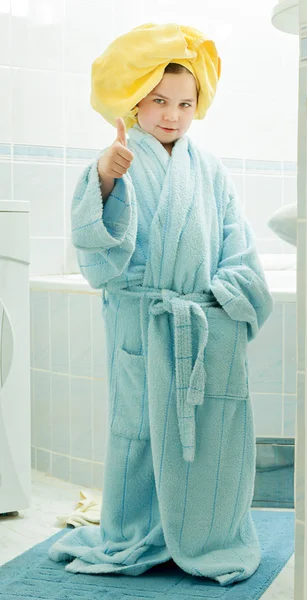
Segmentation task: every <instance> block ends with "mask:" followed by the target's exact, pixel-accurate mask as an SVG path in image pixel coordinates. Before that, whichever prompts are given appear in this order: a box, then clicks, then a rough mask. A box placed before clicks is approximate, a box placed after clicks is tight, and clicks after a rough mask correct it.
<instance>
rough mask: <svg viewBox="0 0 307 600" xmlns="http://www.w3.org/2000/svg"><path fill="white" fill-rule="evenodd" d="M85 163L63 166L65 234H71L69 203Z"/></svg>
mask: <svg viewBox="0 0 307 600" xmlns="http://www.w3.org/2000/svg"><path fill="white" fill-rule="evenodd" d="M85 168H86V166H85V165H66V166H65V205H66V231H65V235H66V236H68V237H70V235H71V218H70V213H71V203H72V199H73V195H74V191H75V188H76V185H77V183H78V180H79V178H80V177H81V174H82V173H83V172H84V170H85Z"/></svg>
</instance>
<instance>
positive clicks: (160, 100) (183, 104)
mask: <svg viewBox="0 0 307 600" xmlns="http://www.w3.org/2000/svg"><path fill="white" fill-rule="evenodd" d="M154 102H157V103H158V104H161V102H164V100H163V98H155V99H154ZM181 106H183V107H184V108H189V106H192V105H191V104H189V103H188V102H182V103H181Z"/></svg>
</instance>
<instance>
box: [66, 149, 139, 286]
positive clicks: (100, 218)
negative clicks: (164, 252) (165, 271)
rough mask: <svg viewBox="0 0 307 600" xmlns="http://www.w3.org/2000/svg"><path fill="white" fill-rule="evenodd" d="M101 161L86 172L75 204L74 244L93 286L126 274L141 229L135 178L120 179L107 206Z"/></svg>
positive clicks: (75, 197) (72, 212) (81, 180)
mask: <svg viewBox="0 0 307 600" xmlns="http://www.w3.org/2000/svg"><path fill="white" fill-rule="evenodd" d="M98 160H99V158H98V159H97V160H95V162H94V163H93V164H91V165H90V166H89V167H87V168H86V169H85V171H84V172H83V173H82V175H81V177H80V179H79V181H78V184H77V187H76V190H75V193H74V196H73V200H72V207H71V222H72V243H73V245H74V246H75V248H76V249H77V259H78V263H79V268H80V271H81V273H82V275H84V277H85V278H86V279H87V281H88V282H89V284H90V285H91V286H92V287H93V288H102V287H103V286H104V285H105V284H106V283H107V282H108V281H110V280H111V279H113V278H114V277H118V276H119V275H121V274H122V272H123V271H124V270H125V268H126V267H127V265H128V263H129V261H130V259H131V256H132V254H133V252H134V249H135V241H136V230H137V224H136V223H137V219H136V202H135V193H134V187H133V184H132V181H131V177H130V176H129V174H126V175H124V176H123V177H122V178H121V179H118V180H117V181H116V184H115V186H114V188H113V190H112V192H111V194H110V196H109V197H108V200H107V202H106V203H105V205H104V206H103V201H102V195H101V190H100V182H99V175H98V170H97V167H98Z"/></svg>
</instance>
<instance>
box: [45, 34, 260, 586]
mask: <svg viewBox="0 0 307 600" xmlns="http://www.w3.org/2000/svg"><path fill="white" fill-rule="evenodd" d="M219 75H220V59H219V57H218V56H217V52H216V49H215V45H214V44H213V42H212V41H208V40H206V39H205V38H204V36H203V34H201V33H200V32H199V31H197V30H195V29H192V28H190V27H184V26H179V25H175V24H170V25H152V24H148V25H144V26H142V27H138V28H136V29H134V30H132V31H131V32H130V33H128V34H126V35H124V36H122V37H120V38H118V39H117V40H115V41H114V42H113V43H112V44H111V46H110V47H109V48H108V49H107V51H106V52H105V53H104V55H103V56H102V57H100V58H99V59H97V61H96V62H95V63H94V65H93V71H92V78H93V79H92V81H93V88H92V104H93V106H94V107H95V108H96V109H97V110H99V111H100V112H101V114H102V115H103V116H104V117H105V118H106V119H107V120H108V121H109V122H110V123H113V124H116V126H117V137H116V139H115V141H114V143H113V144H112V145H111V146H110V147H109V148H106V149H105V150H104V151H103V152H102V154H101V155H100V156H99V157H98V159H97V160H95V161H94V163H93V164H91V165H90V166H89V167H88V168H87V169H86V170H85V171H84V173H83V175H82V176H81V178H80V180H79V182H78V185H77V188H76V191H75V195H74V198H73V204H72V239H73V243H74V245H75V247H76V248H77V255H78V261H79V265H80V270H81V272H82V273H83V275H84V277H85V278H86V279H87V280H88V281H89V283H90V284H91V286H93V287H94V288H100V289H102V291H103V318H104V321H105V327H106V335H107V350H108V367H109V383H110V385H109V389H110V398H109V429H108V441H107V452H106V462H105V473H104V482H103V503H102V512H101V524H100V528H98V527H95V526H86V527H82V528H78V529H76V530H74V531H72V532H69V533H68V534H66V535H65V536H64V537H62V538H61V539H60V540H59V541H58V542H56V543H55V544H54V545H53V547H52V548H51V550H50V557H51V558H52V559H53V560H56V561H61V560H65V561H68V562H69V564H68V565H67V566H66V569H67V570H68V571H71V572H74V573H110V572H113V573H121V574H127V575H139V574H141V573H144V571H146V570H148V569H150V568H151V567H152V566H154V565H156V564H158V563H162V562H166V561H168V560H169V559H173V561H175V563H176V564H177V565H178V566H179V567H181V569H183V570H184V571H186V572H187V573H190V574H192V575H195V576H202V577H208V578H212V579H214V580H216V581H217V582H219V583H220V584H221V585H223V586H225V585H228V584H232V583H234V582H237V581H241V580H243V579H246V578H248V577H250V576H251V575H252V574H253V573H254V572H255V570H256V569H257V567H258V565H259V563H260V545H259V541H258V538H257V533H256V530H255V526H254V523H253V520H252V516H251V510H250V509H251V503H252V498H253V491H254V477H255V455H256V445H255V436H254V425H253V413H252V406H251V399H250V395H249V386H248V365H247V343H248V341H249V340H251V339H253V338H254V337H255V335H256V334H257V333H258V331H259V329H260V327H261V326H262V325H263V323H264V322H265V321H266V319H267V318H268V316H269V315H270V313H271V311H272V298H271V296H270V294H269V291H268V288H267V284H266V281H265V277H264V273H263V270H262V267H261V264H260V262H259V258H258V255H257V251H256V248H255V241H254V236H253V233H252V231H251V228H250V226H249V224H248V222H247V221H246V220H245V218H244V215H243V213H242V210H241V205H240V202H239V200H238V199H237V196H236V192H235V190H234V187H233V184H232V181H231V179H230V177H229V174H228V172H227V170H226V169H225V167H224V166H223V164H222V163H221V161H220V160H219V159H218V158H216V157H215V156H213V155H212V154H210V153H208V152H204V151H200V150H199V149H198V148H197V146H196V145H195V143H194V142H193V141H192V140H191V139H190V138H189V137H187V135H186V132H187V131H188V129H189V126H190V124H191V122H192V120H193V119H195V118H198V119H200V118H203V117H204V115H205V114H206V111H207V109H208V107H209V105H210V103H211V101H212V99H213V97H214V93H215V89H216V85H217V82H218V78H219ZM126 127H127V128H128V129H129V139H128V141H127V137H126Z"/></svg>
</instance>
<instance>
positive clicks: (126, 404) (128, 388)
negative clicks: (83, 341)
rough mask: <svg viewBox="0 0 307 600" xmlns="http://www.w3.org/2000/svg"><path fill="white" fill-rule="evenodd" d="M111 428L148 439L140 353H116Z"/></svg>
mask: <svg viewBox="0 0 307 600" xmlns="http://www.w3.org/2000/svg"><path fill="white" fill-rule="evenodd" d="M111 430H112V431H113V433H116V434H117V435H120V436H123V437H126V438H129V439H134V440H149V438H150V434H149V417H148V393H147V380H146V369H145V360H144V356H142V355H139V354H130V353H129V352H127V351H126V350H125V349H124V348H119V349H118V352H117V372H116V386H115V397H114V403H113V417H112V422H111Z"/></svg>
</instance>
